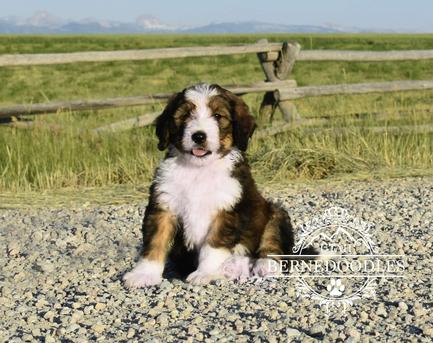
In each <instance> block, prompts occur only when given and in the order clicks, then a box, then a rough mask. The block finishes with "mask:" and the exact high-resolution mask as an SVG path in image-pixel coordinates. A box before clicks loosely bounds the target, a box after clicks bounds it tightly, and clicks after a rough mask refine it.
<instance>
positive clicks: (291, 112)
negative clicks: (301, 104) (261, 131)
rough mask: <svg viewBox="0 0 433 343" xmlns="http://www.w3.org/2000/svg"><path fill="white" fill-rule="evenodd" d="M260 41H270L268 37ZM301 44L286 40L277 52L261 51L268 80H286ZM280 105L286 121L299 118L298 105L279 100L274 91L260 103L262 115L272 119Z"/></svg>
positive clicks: (260, 56)
mask: <svg viewBox="0 0 433 343" xmlns="http://www.w3.org/2000/svg"><path fill="white" fill-rule="evenodd" d="M258 43H260V44H261V43H268V40H267V39H261V40H259V41H258ZM300 50H301V46H300V45H299V43H296V42H295V43H287V42H284V43H283V46H282V48H281V51H280V52H278V53H276V52H259V53H258V54H257V57H258V58H259V61H260V64H261V66H262V69H263V72H264V74H265V76H266V82H275V81H279V80H286V79H287V78H288V76H289V75H290V73H291V72H292V69H293V66H294V64H295V61H296V58H297V57H298V55H299V52H300ZM277 105H278V108H279V109H280V111H281V113H282V114H283V118H284V120H285V121H287V122H290V121H293V120H297V119H299V114H298V112H297V110H296V106H295V105H294V104H293V103H292V102H288V101H284V102H279V101H278V99H277V98H276V97H275V94H274V92H266V93H265V95H264V97H263V100H262V104H261V105H260V115H261V116H266V117H269V118H270V120H271V121H272V119H273V116H274V112H275V109H276V107H277Z"/></svg>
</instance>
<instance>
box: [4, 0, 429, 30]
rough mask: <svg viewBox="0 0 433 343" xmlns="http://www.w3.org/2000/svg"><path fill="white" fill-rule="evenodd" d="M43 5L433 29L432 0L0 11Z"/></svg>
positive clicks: (178, 20)
mask: <svg viewBox="0 0 433 343" xmlns="http://www.w3.org/2000/svg"><path fill="white" fill-rule="evenodd" d="M42 10H44V11H48V12H50V13H52V14H54V15H56V16H60V17H64V18H70V19H80V18H85V17H94V18H97V19H111V20H119V21H133V20H134V19H135V18H136V17H137V16H139V15H141V14H148V15H153V16H155V17H156V18H158V19H160V20H161V21H162V22H164V23H166V24H171V25H176V26H198V25H204V24H208V23H210V22H223V21H248V20H257V21H264V22H271V23H280V24H310V25H324V24H333V25H342V26H349V27H353V26H356V27H360V28H378V29H393V30H411V31H424V32H433V0H297V1H290V0H286V1H284V0H269V1H263V0H242V1H239V0H238V1H236V0H217V1H205V0H201V1H200V0H179V1H176V0H172V1H169V0H152V1H147V0H70V1H60V0H0V17H5V16H18V17H29V16H31V15H32V14H33V13H34V12H36V11H42Z"/></svg>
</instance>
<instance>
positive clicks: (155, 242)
mask: <svg viewBox="0 0 433 343" xmlns="http://www.w3.org/2000/svg"><path fill="white" fill-rule="evenodd" d="M147 222H148V225H149V226H153V227H152V228H150V227H149V229H151V230H152V237H150V239H149V242H148V245H147V249H145V251H144V252H143V257H146V258H147V259H149V260H151V261H158V262H164V261H165V259H166V256H167V253H168V250H169V248H170V244H171V243H172V240H173V238H174V232H175V225H176V224H175V217H174V216H173V214H172V213H171V212H169V211H158V212H157V213H155V214H151V215H150V216H149V217H148V218H147ZM145 225H146V223H144V224H143V226H145Z"/></svg>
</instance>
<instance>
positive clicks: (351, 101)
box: [0, 35, 433, 192]
mask: <svg viewBox="0 0 433 343" xmlns="http://www.w3.org/2000/svg"><path fill="white" fill-rule="evenodd" d="M263 37H266V38H268V39H269V40H270V41H283V40H296V41H299V42H300V43H301V45H302V47H303V49H342V50H343V49H344V50H347V49H353V50H400V49H401V50H403V49H433V35H261V36H258V35H215V36H198V35H189V36H174V35H168V36H161V35H133V36H98V35H94V36H0V54H5V53H43V52H47V53H48V52H72V51H91V50H115V49H138V48H155V47H174V46H199V45H217V44H221V45H228V44H246V43H252V42H256V41H257V40H258V39H260V38H263ZM293 76H294V78H295V79H296V80H297V82H298V84H299V85H314V84H338V83H352V82H353V83H356V82H368V81H371V82H373V81H387V80H411V79H414V80H416V79H421V80H422V79H433V60H430V61H415V62H414V61H401V62H400V61H399V62H365V63H358V62H298V63H296V65H295V69H294V75H293ZM261 79H263V72H262V70H261V67H260V65H259V63H258V61H257V58H256V56H255V55H254V54H249V55H236V56H221V57H203V58H187V59H174V60H157V61H134V62H110V63H79V64H67V65H55V66H31V67H8V68H4V67H0V80H1V83H2V87H0V104H1V105H7V104H25V103H32V102H47V101H55V100H73V99H95V98H105V97H118V96H134V95H140V94H151V93H156V92H170V91H176V90H180V89H182V88H184V87H185V86H187V85H189V84H192V83H195V82H212V83H220V84H232V83H240V84H245V83H250V82H255V81H258V80H261ZM261 97H262V95H248V96H245V100H246V101H247V103H248V104H249V105H250V107H251V109H252V112H253V113H255V114H256V113H257V112H258V108H259V105H260V101H261ZM432 100H433V91H420V92H405V93H387V94H372V95H362V96H329V97H321V98H306V99H301V100H297V101H295V103H296V105H297V107H298V110H299V112H300V113H301V115H302V117H303V118H311V117H320V116H323V115H326V116H328V117H330V118H331V119H330V120H329V121H328V122H327V123H325V124H323V123H320V124H317V127H316V129H311V127H309V128H308V129H304V128H302V127H299V128H295V129H293V130H291V131H289V132H286V133H284V134H279V135H276V136H274V137H268V138H265V139H257V138H255V139H253V141H252V144H251V146H250V149H249V157H250V161H251V164H252V167H253V171H254V173H255V175H256V178H257V180H258V181H259V182H260V183H261V184H268V183H274V182H275V183H285V182H287V181H288V180H292V181H293V180H299V181H301V180H312V179H314V180H315V179H335V178H348V177H349V178H359V177H375V176H380V177H389V176H405V175H425V174H432V171H433V134H431V133H417V132H415V131H414V132H406V133H404V134H399V135H395V134H392V133H391V132H385V133H372V132H370V131H369V130H367V129H366V127H368V126H406V125H414V126H416V125H425V124H433V121H432V103H433V101H432ZM163 107H164V104H163V103H156V104H154V105H152V106H144V107H136V108H123V109H116V110H103V111H85V112H74V113H69V112H67V111H65V112H62V113H58V114H55V115H41V116H37V117H34V118H32V119H34V120H35V123H36V125H35V127H34V128H32V129H15V128H10V127H4V126H3V127H0V191H2V192H27V191H46V190H58V189H62V188H72V189H78V188H79V189H85V188H87V187H112V186H114V185H125V184H126V185H145V184H147V183H148V182H149V180H150V179H151V177H152V174H153V170H154V168H155V166H156V165H157V164H158V161H159V160H160V158H161V157H162V154H161V153H160V152H158V151H157V150H156V139H155V138H154V135H153V128H152V127H147V128H142V129H136V130H132V131H127V132H121V133H113V134H103V135H100V136H95V135H92V134H91V133H90V132H89V130H88V129H92V128H96V127H98V126H101V125H103V124H107V123H111V122H114V121H117V120H120V119H123V118H129V117H133V116H137V115H140V114H143V113H146V112H153V111H160V110H161V109H162V108H163ZM354 114H362V115H363V117H365V119H363V120H354ZM377 114H379V115H380V118H377ZM276 118H277V119H278V118H279V114H278V113H277V114H276ZM257 119H258V122H259V125H260V126H262V127H263V126H265V125H268V118H257ZM342 126H345V127H348V128H349V129H348V130H346V131H344V132H341V131H339V130H338V129H334V128H339V127H342ZM313 127H314V126H313ZM324 127H327V128H328V129H327V130H324Z"/></svg>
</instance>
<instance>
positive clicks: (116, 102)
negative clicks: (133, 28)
mask: <svg viewBox="0 0 433 343" xmlns="http://www.w3.org/2000/svg"><path fill="white" fill-rule="evenodd" d="M223 87H225V88H227V89H229V90H230V91H231V92H233V93H235V94H237V95H243V94H247V93H263V92H266V91H275V90H277V89H279V88H284V89H286V88H287V89H288V88H291V87H296V81H294V80H284V81H276V82H272V83H268V82H257V83H254V84H252V85H245V86H242V85H240V86H236V85H228V86H223ZM172 94H173V93H159V94H152V95H141V96H132V97H122V98H110V99H99V100H76V101H61V102H50V103H45V104H26V105H13V106H2V107H0V118H9V117H13V116H15V117H16V116H20V115H29V114H45V113H57V112H58V111H61V110H69V111H84V110H99V109H105V108H115V107H128V106H141V105H148V104H153V103H155V102H157V101H161V100H163V101H165V100H167V99H168V98H169V97H170V96H171V95H172Z"/></svg>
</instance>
